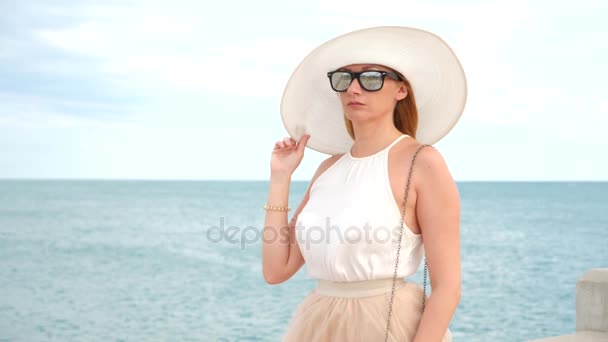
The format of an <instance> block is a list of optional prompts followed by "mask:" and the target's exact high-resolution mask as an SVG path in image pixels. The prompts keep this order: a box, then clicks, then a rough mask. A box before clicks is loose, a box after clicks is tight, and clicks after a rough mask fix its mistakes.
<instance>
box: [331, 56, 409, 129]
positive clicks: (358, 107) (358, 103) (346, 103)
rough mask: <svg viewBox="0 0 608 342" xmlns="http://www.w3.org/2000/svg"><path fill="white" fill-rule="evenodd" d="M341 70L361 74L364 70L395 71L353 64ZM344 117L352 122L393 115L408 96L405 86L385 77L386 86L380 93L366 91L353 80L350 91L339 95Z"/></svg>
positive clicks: (379, 66) (377, 66) (382, 67)
mask: <svg viewBox="0 0 608 342" xmlns="http://www.w3.org/2000/svg"><path fill="white" fill-rule="evenodd" d="M339 70H343V71H350V72H361V71H364V70H379V71H389V72H394V71H393V70H391V69H389V68H387V67H384V66H381V65H377V64H351V65H347V66H344V67H342V68H340V69H339ZM338 94H339V96H340V102H341V103H342V108H343V109H344V115H346V117H347V118H349V119H350V120H351V121H353V122H355V121H366V120H370V119H373V118H378V117H381V116H384V115H391V116H392V114H393V109H394V108H395V104H396V103H397V101H399V100H402V99H404V98H405V97H406V96H407V90H406V87H405V84H404V83H403V82H400V81H396V80H394V79H392V78H391V77H389V76H385V77H384V85H383V86H382V88H381V89H380V90H378V91H366V90H365V89H363V88H362V87H361V84H359V81H358V80H357V79H353V81H352V83H351V84H350V86H349V87H348V89H347V90H346V91H344V92H339V93H338Z"/></svg>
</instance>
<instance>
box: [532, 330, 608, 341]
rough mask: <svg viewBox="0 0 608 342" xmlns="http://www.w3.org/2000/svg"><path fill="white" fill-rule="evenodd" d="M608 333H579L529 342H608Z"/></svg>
mask: <svg viewBox="0 0 608 342" xmlns="http://www.w3.org/2000/svg"><path fill="white" fill-rule="evenodd" d="M607 341H608V333H602V332H598V331H579V332H577V333H576V334H572V335H563V336H556V337H547V338H541V339H538V340H530V341H529V342H607Z"/></svg>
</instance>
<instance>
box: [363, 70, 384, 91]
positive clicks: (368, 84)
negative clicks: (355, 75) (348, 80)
mask: <svg viewBox="0 0 608 342" xmlns="http://www.w3.org/2000/svg"><path fill="white" fill-rule="evenodd" d="M382 78H383V77H382V74H381V73H379V72H377V71H367V72H363V73H361V76H359V80H361V86H362V87H363V89H365V90H371V91H374V90H379V89H380V88H382V83H383V82H382V81H383V79H382Z"/></svg>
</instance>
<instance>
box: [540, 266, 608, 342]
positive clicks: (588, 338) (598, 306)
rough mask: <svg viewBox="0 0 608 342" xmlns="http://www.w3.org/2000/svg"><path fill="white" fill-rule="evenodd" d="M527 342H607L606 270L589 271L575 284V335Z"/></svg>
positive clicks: (607, 296)
mask: <svg viewBox="0 0 608 342" xmlns="http://www.w3.org/2000/svg"><path fill="white" fill-rule="evenodd" d="M529 342H608V268H594V269H591V270H589V271H587V272H585V274H583V276H582V277H581V278H580V279H579V280H578V281H577V282H576V333H574V334H572V335H564V336H555V337H547V338H541V339H536V340H529Z"/></svg>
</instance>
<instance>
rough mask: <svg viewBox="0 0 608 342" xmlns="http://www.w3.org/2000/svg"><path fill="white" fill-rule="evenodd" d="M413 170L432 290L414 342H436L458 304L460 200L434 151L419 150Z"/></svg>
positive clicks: (444, 167) (445, 167) (437, 152)
mask: <svg viewBox="0 0 608 342" xmlns="http://www.w3.org/2000/svg"><path fill="white" fill-rule="evenodd" d="M414 167H415V170H414V171H413V174H414V175H415V176H416V177H417V178H418V180H417V182H416V194H417V199H416V216H417V218H418V224H419V226H420V230H421V232H422V237H423V241H424V249H425V254H426V259H427V264H428V271H429V274H428V275H429V277H430V280H431V289H432V291H431V295H430V297H429V298H428V299H427V300H426V302H425V310H424V314H423V315H422V319H421V320H420V324H419V325H418V331H417V333H416V337H415V338H414V341H415V342H435V341H437V342H439V341H441V340H442V339H443V336H444V335H445V333H446V331H447V329H448V327H449V324H450V321H451V319H452V316H453V315H454V312H455V311H456V308H457V307H458V302H459V301H460V288H461V287H460V284H461V274H460V197H459V194H458V188H457V186H456V182H455V181H454V179H453V178H452V175H451V174H450V171H449V170H448V167H447V165H446V163H445V161H444V159H443V157H442V156H441V154H440V153H439V151H437V150H436V149H434V148H425V149H423V150H421V151H420V153H419V154H418V157H417V160H416V163H415V165H414Z"/></svg>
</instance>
